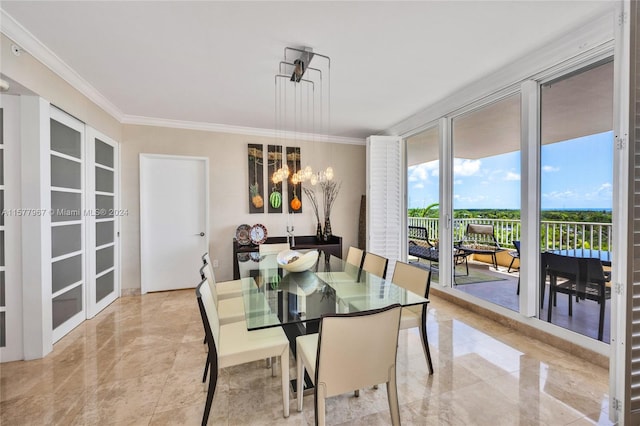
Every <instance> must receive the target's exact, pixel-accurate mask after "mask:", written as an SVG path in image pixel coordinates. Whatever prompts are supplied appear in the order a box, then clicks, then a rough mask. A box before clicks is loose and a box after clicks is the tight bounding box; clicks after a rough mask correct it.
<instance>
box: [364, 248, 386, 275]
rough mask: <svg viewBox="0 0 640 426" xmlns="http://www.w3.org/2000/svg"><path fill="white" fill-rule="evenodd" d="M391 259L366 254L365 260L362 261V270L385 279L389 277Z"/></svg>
mask: <svg viewBox="0 0 640 426" xmlns="http://www.w3.org/2000/svg"><path fill="white" fill-rule="evenodd" d="M388 263H389V259H386V258H384V257H382V256H378V255H377V254H374V253H370V252H366V253H365V254H364V260H363V261H362V270H363V271H367V272H368V273H370V274H373V275H375V276H378V277H382V278H384V277H385V276H386V275H387V264H388Z"/></svg>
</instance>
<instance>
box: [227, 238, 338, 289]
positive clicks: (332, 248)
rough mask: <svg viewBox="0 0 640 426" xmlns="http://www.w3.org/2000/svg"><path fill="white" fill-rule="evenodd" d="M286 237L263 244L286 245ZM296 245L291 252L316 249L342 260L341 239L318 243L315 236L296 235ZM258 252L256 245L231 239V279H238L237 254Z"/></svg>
mask: <svg viewBox="0 0 640 426" xmlns="http://www.w3.org/2000/svg"><path fill="white" fill-rule="evenodd" d="M286 242H287V237H268V238H267V241H266V242H265V244H278V243H286ZM295 242H296V245H295V246H294V247H291V249H292V250H304V249H318V250H322V251H323V252H325V253H326V254H331V255H333V256H336V257H339V258H340V259H342V237H338V236H335V235H332V236H331V238H330V239H329V241H327V242H324V241H322V242H319V241H318V240H317V238H316V236H315V235H296V236H295ZM258 251H260V248H259V247H258V246H256V245H253V244H249V245H245V246H243V245H240V244H238V241H237V240H236V239H235V238H234V239H233V279H234V280H237V279H239V278H240V270H239V269H238V260H237V259H238V253H255V252H258Z"/></svg>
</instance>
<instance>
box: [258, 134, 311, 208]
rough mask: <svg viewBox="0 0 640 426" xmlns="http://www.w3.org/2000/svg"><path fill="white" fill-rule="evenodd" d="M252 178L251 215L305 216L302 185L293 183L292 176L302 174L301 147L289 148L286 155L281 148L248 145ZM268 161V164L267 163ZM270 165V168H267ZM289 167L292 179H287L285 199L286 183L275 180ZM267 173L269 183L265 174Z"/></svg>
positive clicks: (277, 146) (278, 146)
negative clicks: (291, 214)
mask: <svg viewBox="0 0 640 426" xmlns="http://www.w3.org/2000/svg"><path fill="white" fill-rule="evenodd" d="M247 153H248V165H249V167H248V170H247V171H248V177H249V181H248V182H249V213H264V212H265V205H266V211H267V213H283V212H284V211H285V210H284V207H283V206H284V205H285V204H286V212H288V213H302V184H301V183H300V182H296V183H295V184H294V183H293V182H292V179H291V176H293V174H294V173H296V172H297V171H298V170H300V164H301V156H300V147H287V148H286V151H285V152H283V150H282V146H281V145H267V152H266V153H265V151H264V145H262V144H248V152H247ZM265 160H266V161H265ZM265 165H266V167H265ZM285 165H286V166H287V167H288V170H289V176H288V177H287V179H286V189H287V194H286V198H285V194H284V192H283V190H284V186H285V185H284V181H275V182H274V180H273V179H272V177H273V175H274V173H276V171H278V170H281V169H282V168H283V166H285ZM265 169H266V172H267V178H266V180H265V177H264V172H265Z"/></svg>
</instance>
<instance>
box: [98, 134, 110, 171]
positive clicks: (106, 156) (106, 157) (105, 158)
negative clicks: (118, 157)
mask: <svg viewBox="0 0 640 426" xmlns="http://www.w3.org/2000/svg"><path fill="white" fill-rule="evenodd" d="M96 163H98V164H102V165H103V166H107V167H113V147H112V146H111V145H109V144H106V143H104V142H102V141H101V140H100V139H96Z"/></svg>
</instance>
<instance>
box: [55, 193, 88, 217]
mask: <svg viewBox="0 0 640 426" xmlns="http://www.w3.org/2000/svg"><path fill="white" fill-rule="evenodd" d="M81 203H82V198H81V197H80V194H73V193H70V192H59V191H51V209H52V210H53V211H52V214H51V221H52V222H65V221H68V220H80V214H81V210H80V209H81V207H82V204H81Z"/></svg>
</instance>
